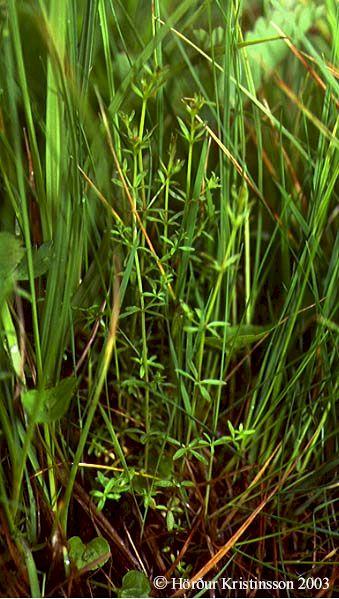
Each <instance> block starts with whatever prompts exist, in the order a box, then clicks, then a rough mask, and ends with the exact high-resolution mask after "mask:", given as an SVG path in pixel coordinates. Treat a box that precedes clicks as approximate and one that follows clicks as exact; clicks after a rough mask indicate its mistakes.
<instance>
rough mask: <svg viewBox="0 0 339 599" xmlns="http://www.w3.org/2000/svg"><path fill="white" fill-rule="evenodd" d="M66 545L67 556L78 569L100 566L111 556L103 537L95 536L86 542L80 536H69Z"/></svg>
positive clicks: (95, 568)
mask: <svg viewBox="0 0 339 599" xmlns="http://www.w3.org/2000/svg"><path fill="white" fill-rule="evenodd" d="M68 546H69V557H70V559H71V561H72V563H73V564H74V565H75V566H76V568H77V569H78V570H82V569H83V568H86V570H97V568H102V566H104V564H105V563H106V562H107V561H108V560H109V558H110V556H111V550H110V546H109V543H108V542H107V541H106V539H104V537H95V538H94V539H92V540H91V541H90V542H89V543H87V544H85V543H83V542H82V540H81V538H80V537H71V538H70V539H69V541H68Z"/></svg>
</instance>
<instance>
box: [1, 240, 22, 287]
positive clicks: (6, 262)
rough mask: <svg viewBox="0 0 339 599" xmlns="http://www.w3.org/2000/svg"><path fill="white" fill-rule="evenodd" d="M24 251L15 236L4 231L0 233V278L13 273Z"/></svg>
mask: <svg viewBox="0 0 339 599" xmlns="http://www.w3.org/2000/svg"><path fill="white" fill-rule="evenodd" d="M24 251H25V250H24V248H23V247H22V246H21V242H20V240H19V239H18V238H17V237H15V236H14V235H12V234H11V233H7V232H6V231H3V232H2V233H0V280H1V279H6V278H7V277H10V276H11V275H13V274H14V271H15V269H16V267H17V265H18V264H19V262H20V260H21V259H22V257H23V255H24Z"/></svg>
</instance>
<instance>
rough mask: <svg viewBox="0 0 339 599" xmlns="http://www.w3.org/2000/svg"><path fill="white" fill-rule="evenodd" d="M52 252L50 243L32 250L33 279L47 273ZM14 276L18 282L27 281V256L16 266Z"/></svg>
mask: <svg viewBox="0 0 339 599" xmlns="http://www.w3.org/2000/svg"><path fill="white" fill-rule="evenodd" d="M52 252H53V245H52V242H48V243H43V244H42V245H41V246H40V247H39V248H32V258H33V270H34V276H35V277H40V276H41V275H44V274H45V273H46V272H47V270H48V268H49V265H50V261H51V258H52ZM15 275H16V278H17V279H18V280H19V281H28V279H29V274H28V264H27V256H24V257H23V258H22V260H21V262H20V263H19V264H18V267H17V269H16V273H15Z"/></svg>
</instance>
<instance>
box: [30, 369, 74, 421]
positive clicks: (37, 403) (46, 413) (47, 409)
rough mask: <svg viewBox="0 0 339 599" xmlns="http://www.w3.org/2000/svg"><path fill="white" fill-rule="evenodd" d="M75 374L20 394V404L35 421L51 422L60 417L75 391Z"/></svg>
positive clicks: (64, 412)
mask: <svg viewBox="0 0 339 599" xmlns="http://www.w3.org/2000/svg"><path fill="white" fill-rule="evenodd" d="M76 384H77V379H76V377H75V376H71V377H68V378H66V379H63V380H62V381H60V383H58V384H57V385H55V386H54V387H51V388H48V389H32V390H31V391H25V392H24V393H23V394H22V404H23V406H24V408H25V410H26V412H27V414H28V415H29V416H30V417H31V418H33V419H34V421H35V422H37V423H46V424H48V423H52V422H55V421H56V420H60V418H62V417H63V416H64V415H65V414H66V412H67V410H68V407H69V403H70V401H71V399H72V396H73V394H74V392H75V388H76Z"/></svg>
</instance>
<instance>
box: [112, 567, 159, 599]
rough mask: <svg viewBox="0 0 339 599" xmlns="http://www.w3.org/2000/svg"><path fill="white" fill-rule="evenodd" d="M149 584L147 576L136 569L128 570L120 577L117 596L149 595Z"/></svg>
mask: <svg viewBox="0 0 339 599" xmlns="http://www.w3.org/2000/svg"><path fill="white" fill-rule="evenodd" d="M150 592H151V585H150V583H149V580H148V578H147V576H146V575H145V574H144V573H143V572H139V571H138V570H130V571H129V572H127V574H125V576H124V577H123V579H122V587H121V589H119V591H118V597H149V596H150Z"/></svg>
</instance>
